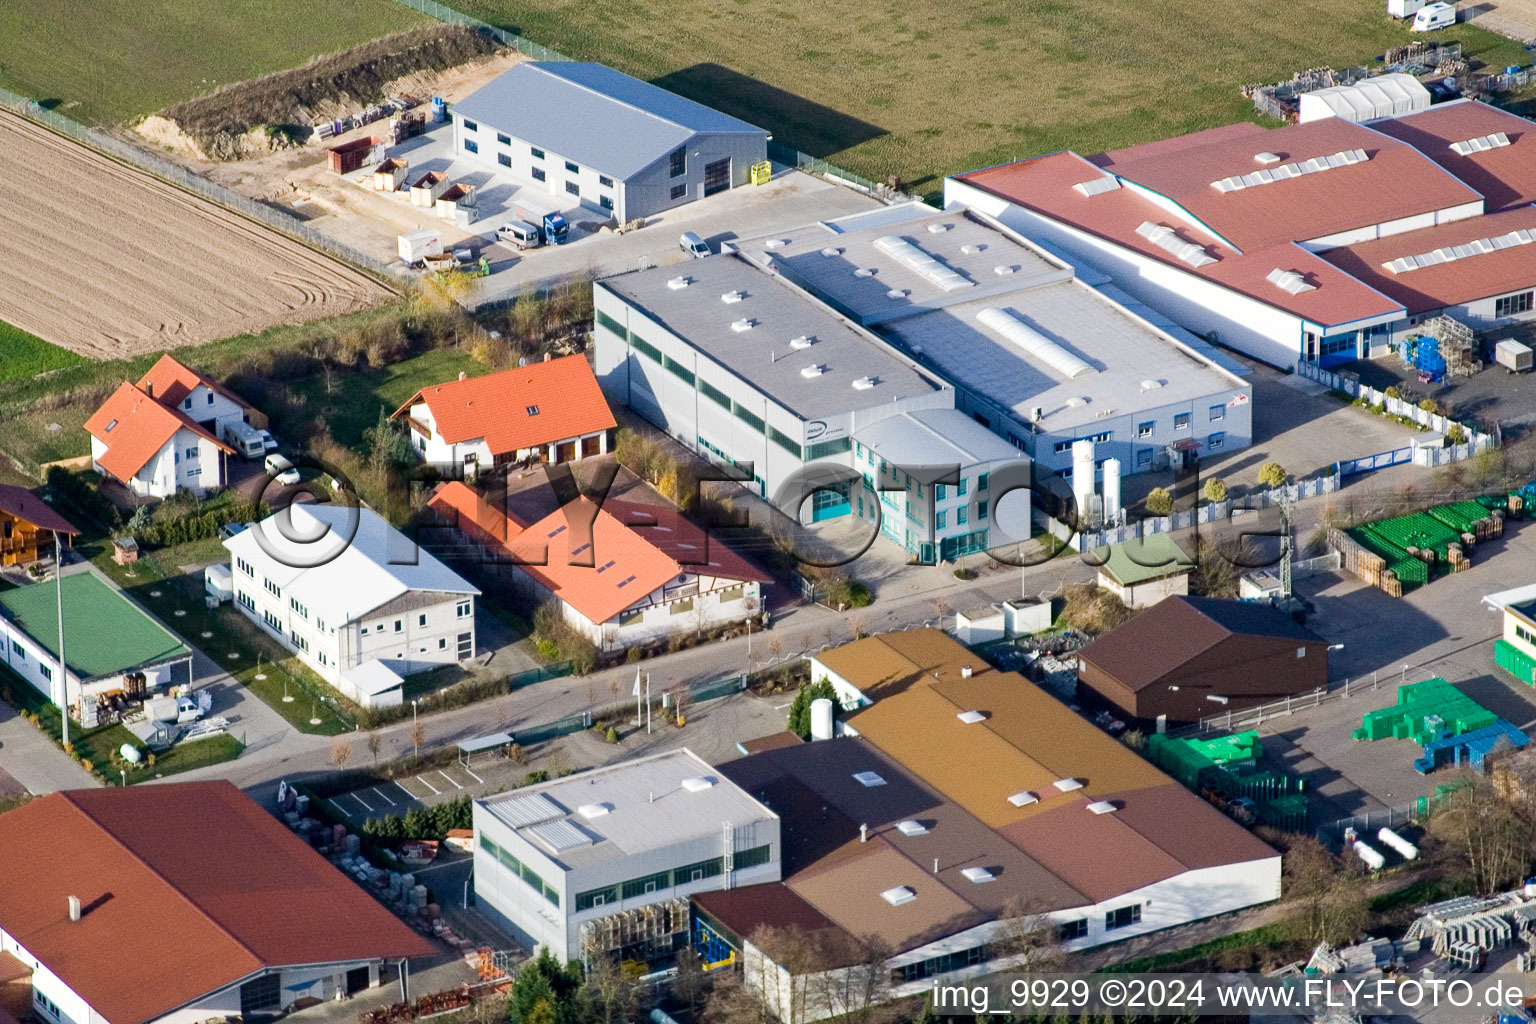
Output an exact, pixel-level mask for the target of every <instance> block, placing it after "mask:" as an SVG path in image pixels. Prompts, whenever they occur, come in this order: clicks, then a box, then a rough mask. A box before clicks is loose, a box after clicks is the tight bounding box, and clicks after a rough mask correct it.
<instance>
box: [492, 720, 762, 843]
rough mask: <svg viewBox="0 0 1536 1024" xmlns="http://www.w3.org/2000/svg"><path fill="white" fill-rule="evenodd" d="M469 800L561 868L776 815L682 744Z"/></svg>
mask: <svg viewBox="0 0 1536 1024" xmlns="http://www.w3.org/2000/svg"><path fill="white" fill-rule="evenodd" d="M697 780H707V781H708V783H709V784H708V785H704V784H703V783H702V782H700V781H697ZM685 783H686V785H685ZM690 786H691V787H692V788H691V789H690V788H689V787H690ZM475 802H476V803H478V804H480V805H481V806H482V807H483V808H485V810H486V811H488V812H489V813H490V814H491V815H492V816H494V817H495V818H496V819H497V820H499V821H500V822H502V824H504V825H506V826H507V827H509V828H512V829H515V830H516V831H517V834H518V835H520V836H522V837H523V838H524V839H526V840H528V841H529V842H530V843H532V844H533V845H534V846H536V847H538V848H539V849H540V851H541V852H543V853H545V854H547V855H548V856H549V857H550V858H551V859H553V860H554V861H555V862H556V863H557V864H561V865H563V866H564V867H565V868H567V869H570V868H577V867H582V866H584V865H590V864H599V863H602V862H604V861H610V860H616V859H618V858H620V857H628V856H632V855H634V854H637V853H643V852H645V851H647V850H655V849H660V848H662V847H665V846H670V845H672V844H674V843H679V842H684V841H686V840H689V839H699V838H705V837H716V838H718V837H719V836H720V834H721V827H722V826H723V825H724V824H725V823H726V822H729V823H731V824H732V825H735V826H737V827H740V826H743V825H747V824H750V823H752V822H755V821H770V820H773V819H775V818H776V817H777V815H775V814H774V813H773V812H772V811H770V810H769V809H768V808H766V807H764V806H763V805H762V804H760V803H758V802H757V801H756V800H754V799H753V798H752V797H751V796H749V795H748V794H747V793H746V791H745V790H743V789H742V788H741V787H739V786H737V785H736V784H735V783H733V782H731V781H730V780H729V779H727V778H726V777H725V776H723V775H721V774H720V773H719V772H717V771H715V770H714V769H713V768H711V767H710V766H709V764H707V763H706V762H705V761H704V760H703V759H702V758H700V757H698V756H697V755H696V754H694V753H693V752H692V751H690V750H687V749H686V748H685V749H682V750H671V751H666V752H664V753H661V754H654V755H652V756H650V757H642V758H639V759H637V760H634V761H623V762H620V763H618V764H614V765H609V766H607V767H604V768H594V769H593V770H591V771H586V772H580V773H578V774H576V775H568V776H566V777H565V778H563V779H555V780H554V781H552V782H546V783H543V784H542V785H538V786H525V787H523V788H522V789H515V790H512V791H511V792H508V793H501V794H498V795H496V796H491V797H482V798H480V799H477V800H476V801H475ZM583 809H586V811H587V812H588V813H583Z"/></svg>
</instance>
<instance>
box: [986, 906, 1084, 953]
mask: <svg viewBox="0 0 1536 1024" xmlns="http://www.w3.org/2000/svg"><path fill="white" fill-rule="evenodd" d="M991 945H992V949H993V957H994V958H995V959H996V960H999V961H1004V962H1006V963H1008V965H1009V969H1010V970H1016V971H1055V970H1060V969H1061V966H1062V963H1063V961H1064V960H1065V959H1066V950H1064V949H1063V948H1062V945H1061V934H1060V931H1059V929H1058V927H1057V925H1056V923H1055V922H1054V921H1052V920H1051V918H1050V917H1049V916H1048V915H1047V914H1046V913H1045V910H1044V908H1043V907H1042V906H1040V905H1038V904H1037V903H1036V902H1035V901H1033V900H1031V899H1030V898H1029V897H1028V896H1027V895H1019V896H1014V897H1013V898H1011V899H1009V900H1008V901H1007V902H1006V903H1004V904H1003V912H1002V914H1001V915H1000V916H999V918H998V926H997V933H996V935H995V936H994V937H993V939H992V943H991Z"/></svg>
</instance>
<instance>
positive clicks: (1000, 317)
mask: <svg viewBox="0 0 1536 1024" xmlns="http://www.w3.org/2000/svg"><path fill="white" fill-rule="evenodd" d="M976 319H977V320H980V321H981V322H982V323H983V324H985V325H986V326H987V327H990V328H992V329H993V330H994V331H996V332H997V333H998V334H1001V335H1002V336H1003V337H1004V338H1007V339H1008V340H1009V341H1011V342H1013V343H1014V344H1015V345H1017V346H1019V348H1021V349H1023V350H1024V351H1025V352H1026V353H1028V354H1029V355H1032V356H1034V357H1035V358H1036V359H1039V360H1040V361H1041V362H1043V363H1045V364H1046V365H1047V366H1049V367H1051V368H1052V369H1053V370H1055V371H1056V372H1057V373H1059V374H1061V375H1062V376H1064V377H1066V378H1068V379H1069V380H1070V379H1071V378H1073V377H1081V376H1083V375H1084V374H1088V373H1093V372H1094V370H1093V367H1091V366H1089V365H1088V364H1087V363H1085V362H1084V361H1083V360H1081V359H1079V358H1078V357H1077V356H1075V355H1073V354H1072V353H1071V352H1068V351H1067V350H1066V349H1064V348H1062V347H1061V346H1060V345H1058V344H1056V343H1055V342H1054V341H1052V340H1051V339H1049V338H1047V337H1046V336H1045V335H1043V334H1041V333H1040V332H1039V331H1037V330H1035V329H1034V328H1032V327H1030V326H1029V325H1028V324H1026V323H1024V322H1023V321H1022V320H1020V319H1019V318H1018V317H1015V316H1013V315H1012V314H1010V313H1007V312H1005V311H1004V310H1001V309H998V308H997V307H996V306H988V307H987V308H986V309H983V310H982V311H981V312H979V313H977V314H976Z"/></svg>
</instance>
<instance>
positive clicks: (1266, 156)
mask: <svg viewBox="0 0 1536 1024" xmlns="http://www.w3.org/2000/svg"><path fill="white" fill-rule="evenodd" d="M1253 159H1254V161H1255V162H1256V163H1261V164H1277V163H1279V162H1280V157H1279V155H1278V154H1276V153H1271V152H1270V151H1269V150H1265V151H1264V152H1262V153H1255V154H1253Z"/></svg>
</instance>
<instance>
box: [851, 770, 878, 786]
mask: <svg viewBox="0 0 1536 1024" xmlns="http://www.w3.org/2000/svg"><path fill="white" fill-rule="evenodd" d="M853 778H854V781H856V782H857V783H858V784H859V785H861V786H866V787H870V788H873V787H875V786H883V785H885V780H884V779H882V778H881V777H880V775H879V773H878V772H854V773H853Z"/></svg>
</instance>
